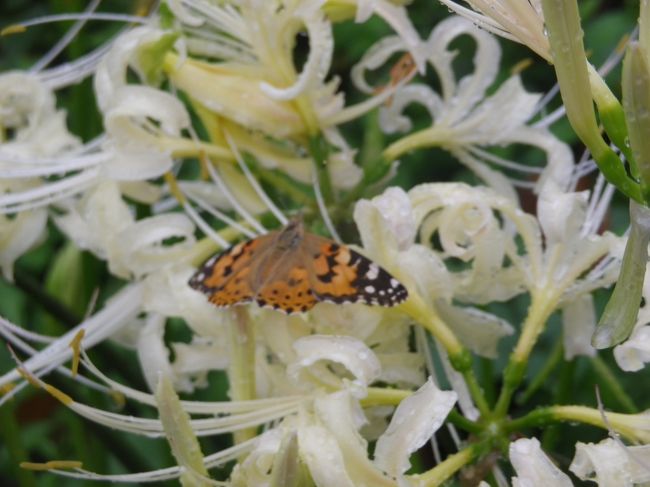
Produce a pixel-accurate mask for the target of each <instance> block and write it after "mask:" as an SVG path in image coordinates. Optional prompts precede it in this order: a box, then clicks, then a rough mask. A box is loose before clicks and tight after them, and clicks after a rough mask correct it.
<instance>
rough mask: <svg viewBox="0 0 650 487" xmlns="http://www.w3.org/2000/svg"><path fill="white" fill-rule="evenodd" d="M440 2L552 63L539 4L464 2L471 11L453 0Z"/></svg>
mask: <svg viewBox="0 0 650 487" xmlns="http://www.w3.org/2000/svg"><path fill="white" fill-rule="evenodd" d="M440 2H441V3H443V4H445V5H446V6H447V7H449V8H450V9H451V10H453V11H454V12H455V13H457V14H458V15H462V16H463V17H465V18H467V19H468V20H471V21H472V22H474V23H475V24H476V25H478V26H479V27H480V28H482V29H484V30H486V31H488V32H491V33H493V34H496V35H498V36H501V37H504V38H506V39H510V40H513V41H517V42H520V43H521V44H524V45H525V46H528V47H529V48H530V49H532V50H533V51H535V52H536V53H537V54H539V55H540V56H541V57H543V58H544V59H546V60H547V61H551V59H552V58H551V46H550V44H549V42H548V38H547V36H546V29H545V28H544V15H543V13H542V2H541V0H527V1H522V0H496V1H495V0H467V3H468V4H469V5H470V7H471V9H470V8H467V7H465V6H463V5H460V4H459V3H458V2H457V1H455V0H440Z"/></svg>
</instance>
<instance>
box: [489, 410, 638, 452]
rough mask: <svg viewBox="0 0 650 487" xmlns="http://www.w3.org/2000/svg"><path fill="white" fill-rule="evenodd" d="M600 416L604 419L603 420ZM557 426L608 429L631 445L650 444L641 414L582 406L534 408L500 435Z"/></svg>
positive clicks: (505, 428)
mask: <svg viewBox="0 0 650 487" xmlns="http://www.w3.org/2000/svg"><path fill="white" fill-rule="evenodd" d="M603 416H604V417H605V418H606V422H605V420H603ZM558 422H569V423H573V422H578V423H583V424H589V425H592V426H596V427H598V428H603V429H608V428H611V429H612V430H614V431H615V432H617V433H619V434H621V435H623V436H624V437H625V438H627V439H628V440H631V441H634V442H642V443H648V442H650V426H649V425H648V419H647V416H645V415H643V414H621V413H612V412H609V411H600V410H598V409H595V408H588V407H586V406H573V405H569V406H549V407H545V408H538V409H535V410H534V411H531V412H530V413H528V414H526V415H525V416H522V417H521V418H517V419H513V420H512V421H507V422H506V423H505V424H504V425H503V429H502V431H503V432H504V433H505V434H513V433H517V432H519V431H522V430H526V429H530V428H542V427H547V426H549V425H552V424H556V423H558Z"/></svg>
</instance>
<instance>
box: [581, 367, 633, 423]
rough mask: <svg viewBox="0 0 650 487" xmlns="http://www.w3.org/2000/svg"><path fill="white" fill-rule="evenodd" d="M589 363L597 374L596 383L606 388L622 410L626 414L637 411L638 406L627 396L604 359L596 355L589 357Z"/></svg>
mask: <svg viewBox="0 0 650 487" xmlns="http://www.w3.org/2000/svg"><path fill="white" fill-rule="evenodd" d="M591 365H592V366H593V368H594V371H595V372H596V375H597V376H598V384H600V385H601V386H602V387H603V389H608V390H609V391H610V393H611V395H612V396H613V397H614V398H615V399H616V400H617V401H618V403H619V404H620V405H621V407H622V408H623V410H624V412H626V413H628V414H635V413H638V412H639V408H638V407H637V405H636V404H634V401H633V400H632V398H631V397H630V396H629V394H628V393H627V392H625V389H624V388H623V386H622V385H621V383H620V382H619V380H618V378H617V377H616V375H615V374H614V372H612V369H611V368H610V367H609V365H607V364H606V363H605V361H604V360H603V359H602V358H601V357H599V356H598V355H596V356H595V357H593V358H592V359H591Z"/></svg>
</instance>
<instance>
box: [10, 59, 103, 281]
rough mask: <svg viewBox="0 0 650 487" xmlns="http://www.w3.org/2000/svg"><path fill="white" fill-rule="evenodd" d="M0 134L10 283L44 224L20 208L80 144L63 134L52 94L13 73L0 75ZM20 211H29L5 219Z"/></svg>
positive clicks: (36, 212)
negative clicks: (19, 260) (18, 262)
mask: <svg viewBox="0 0 650 487" xmlns="http://www.w3.org/2000/svg"><path fill="white" fill-rule="evenodd" d="M0 134H1V135H0V175H1V177H0V267H1V268H2V273H3V275H4V276H5V278H7V279H8V280H12V279H13V264H14V262H15V260H16V259H17V258H18V257H20V256H21V255H22V254H24V253H25V252H26V251H28V250H29V249H30V248H32V247H33V246H34V245H36V244H37V243H38V242H39V241H40V240H41V238H42V237H43V236H44V232H45V224H46V221H47V214H46V212H45V210H43V209H38V208H33V207H34V206H36V205H30V204H27V206H26V207H24V203H25V202H26V201H29V200H30V195H32V196H31V197H37V195H39V193H43V190H44V189H46V188H47V183H45V181H44V180H43V179H42V177H44V176H48V175H52V174H55V173H57V172H59V171H61V168H60V167H57V166H59V164H58V159H57V157H58V156H62V155H63V154H65V153H67V152H69V151H71V150H74V149H76V148H77V147H78V146H79V140H78V139H77V138H76V137H74V136H73V135H71V134H70V133H69V132H68V130H67V128H66V125H65V112H64V111H63V110H57V109H56V103H55V97H54V94H53V93H52V92H51V91H50V90H49V89H48V88H47V87H46V86H45V85H44V84H43V83H41V82H40V81H39V80H38V78H37V77H36V76H34V75H30V74H27V73H22V72H17V71H16V72H9V73H5V74H2V75H0ZM9 134H11V136H9ZM89 171H93V169H90V170H89ZM53 184H56V183H53ZM25 208H33V209H26V211H22V212H18V213H16V214H15V215H14V216H11V217H9V216H6V215H5V214H4V213H14V212H15V211H18V210H21V209H25Z"/></svg>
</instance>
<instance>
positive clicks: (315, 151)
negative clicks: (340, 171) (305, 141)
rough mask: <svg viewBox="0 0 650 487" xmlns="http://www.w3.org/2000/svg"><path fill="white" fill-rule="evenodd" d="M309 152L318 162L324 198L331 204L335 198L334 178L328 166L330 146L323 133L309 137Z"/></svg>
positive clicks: (317, 166) (317, 168)
mask: <svg viewBox="0 0 650 487" xmlns="http://www.w3.org/2000/svg"><path fill="white" fill-rule="evenodd" d="M309 154H310V155H311V156H312V158H313V159H314V161H315V162H316V170H317V172H318V181H319V182H320V189H321V192H322V193H323V199H324V200H325V202H326V203H328V204H329V203H331V202H332V201H333V199H334V190H333V188H332V180H331V178H330V172H329V166H328V158H329V147H328V145H327V141H326V140H325V138H324V137H323V136H322V135H315V136H313V137H311V138H310V139H309Z"/></svg>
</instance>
